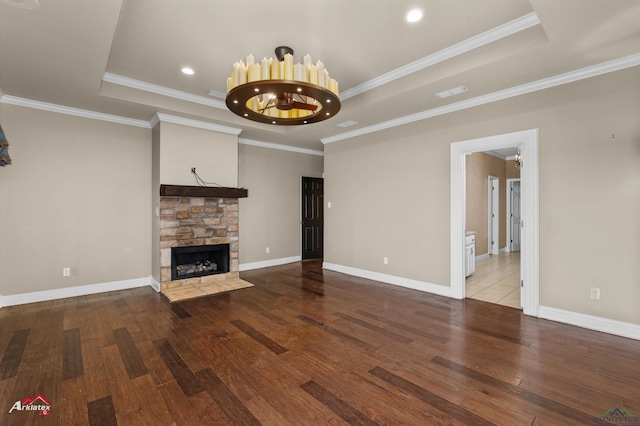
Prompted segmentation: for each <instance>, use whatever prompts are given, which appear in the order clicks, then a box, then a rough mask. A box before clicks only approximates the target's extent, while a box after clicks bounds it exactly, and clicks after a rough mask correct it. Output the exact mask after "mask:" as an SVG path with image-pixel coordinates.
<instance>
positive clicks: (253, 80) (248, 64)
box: [226, 46, 340, 125]
mask: <svg viewBox="0 0 640 426" xmlns="http://www.w3.org/2000/svg"><path fill="white" fill-rule="evenodd" d="M275 53H276V58H277V59H276V60H274V59H272V58H270V59H267V58H264V59H262V61H260V62H256V61H255V59H254V57H253V55H249V56H247V58H246V61H239V62H236V63H235V64H233V71H232V72H231V76H230V77H229V78H227V99H226V103H227V107H228V108H229V109H230V110H231V111H232V112H233V113H235V114H237V115H239V116H240V117H244V118H247V119H249V120H253V121H259V122H261V123H268V124H280V125H294V124H310V123H316V122H318V121H323V120H326V119H328V118H331V117H333V116H334V115H336V114H337V113H338V111H340V98H339V97H338V82H337V81H336V80H334V79H333V78H330V77H329V72H328V71H327V70H326V68H325V67H324V64H323V63H322V62H320V61H317V62H316V63H315V64H313V63H312V62H311V57H310V56H309V55H306V56H305V57H304V58H302V63H301V64H300V63H298V64H294V63H293V49H291V48H290V47H286V46H280V47H277V48H276V50H275Z"/></svg>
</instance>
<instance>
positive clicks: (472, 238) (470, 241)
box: [464, 232, 476, 277]
mask: <svg viewBox="0 0 640 426" xmlns="http://www.w3.org/2000/svg"><path fill="white" fill-rule="evenodd" d="M464 242H465V244H464V255H465V256H464V276H465V277H468V276H469V275H471V274H473V273H474V272H475V270H476V233H475V232H467V234H466V236H465V241H464Z"/></svg>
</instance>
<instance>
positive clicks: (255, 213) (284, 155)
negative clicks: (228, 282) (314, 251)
mask: <svg viewBox="0 0 640 426" xmlns="http://www.w3.org/2000/svg"><path fill="white" fill-rule="evenodd" d="M238 151H239V182H240V186H241V187H244V188H247V189H248V190H249V197H248V198H242V199H240V254H239V256H240V264H241V265H242V264H247V263H253V262H261V261H267V260H272V259H282V258H287V257H294V256H300V252H301V241H300V211H301V200H300V191H301V187H300V183H301V178H302V176H308V177H322V169H323V157H321V156H318V155H311V154H302V153H296V152H289V151H281V150H275V149H269V148H262V147H257V146H252V145H245V144H240V145H239V149H238ZM266 247H269V249H270V252H269V253H266V252H265V248H266Z"/></svg>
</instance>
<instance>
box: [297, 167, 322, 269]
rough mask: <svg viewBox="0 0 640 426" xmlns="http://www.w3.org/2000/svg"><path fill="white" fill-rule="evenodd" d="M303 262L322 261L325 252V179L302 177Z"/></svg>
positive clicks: (301, 221)
mask: <svg viewBox="0 0 640 426" xmlns="http://www.w3.org/2000/svg"><path fill="white" fill-rule="evenodd" d="M301 199H302V213H301V220H300V223H301V224H302V234H301V235H302V254H301V258H302V260H305V259H321V258H322V256H323V251H324V205H323V203H324V179H322V178H312V177H305V176H303V177H302V196H301Z"/></svg>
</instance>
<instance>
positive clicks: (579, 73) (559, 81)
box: [320, 53, 640, 144]
mask: <svg viewBox="0 0 640 426" xmlns="http://www.w3.org/2000/svg"><path fill="white" fill-rule="evenodd" d="M637 65H640V53H636V54H634V55H630V56H625V57H623V58H619V59H614V60H612V61H608V62H603V63H601V64H597V65H592V66H589V67H585V68H581V69H579V70H575V71H570V72H567V73H564V74H559V75H556V76H553V77H548V78H543V79H541V80H537V81H533V82H531V83H526V84H522V85H520V86H515V87H511V88H509V89H504V90H499V91H497V92H493V93H488V94H486V95H482V96H477V97H475V98H471V99H466V100H464V101H460V102H455V103H452V104H449V105H444V106H441V107H438V108H432V109H429V110H426V111H421V112H417V113H415V114H410V115H407V116H404V117H399V118H395V119H393V120H388V121H384V122H382V123H377V124H374V125H372V126H367V127H362V128H360V129H356V130H352V131H350V132H345V133H340V134H337V135H334V136H330V137H327V138H322V139H320V141H321V142H322V143H323V144H328V143H332V142H337V141H341V140H345V139H350V138H354V137H356V136H362V135H366V134H368V133H374V132H379V131H381V130H385V129H390V128H392V127H396V126H402V125H405V124H409V123H413V122H416V121H420V120H426V119H427V118H432V117H437V116H439V115H444V114H449V113H452V112H456V111H461V110H464V109H468V108H473V107H477V106H480V105H485V104H489V103H492V102H497V101H501V100H504V99H508V98H513V97H516V96H520V95H525V94H528V93H532V92H537V91H539V90H544V89H549V88H551V87H555V86H560V85H563V84H568V83H573V82H575V81H579V80H584V79H586V78H591V77H596V76H598V75H602V74H608V73H610V72H615V71H620V70H623V69H625V68H630V67H634V66H637Z"/></svg>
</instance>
